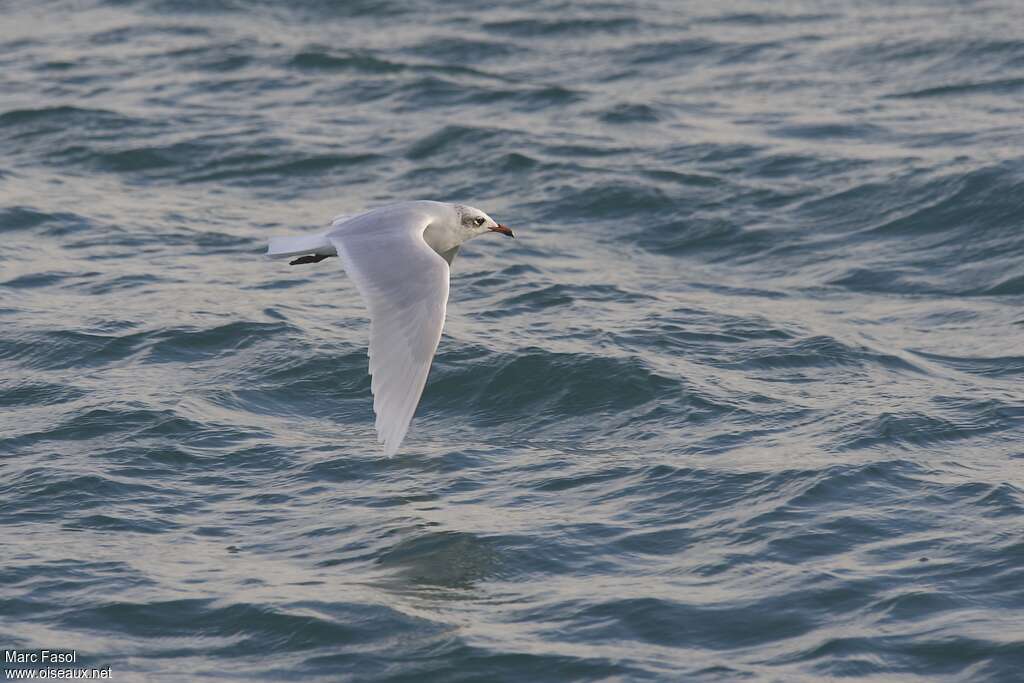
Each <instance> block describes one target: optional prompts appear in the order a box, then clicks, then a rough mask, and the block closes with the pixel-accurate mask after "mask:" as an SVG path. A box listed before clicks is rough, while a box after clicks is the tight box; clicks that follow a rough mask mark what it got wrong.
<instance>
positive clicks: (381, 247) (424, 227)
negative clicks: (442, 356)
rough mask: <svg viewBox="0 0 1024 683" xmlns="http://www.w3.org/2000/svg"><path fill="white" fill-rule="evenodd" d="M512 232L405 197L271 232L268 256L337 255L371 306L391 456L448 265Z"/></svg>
mask: <svg viewBox="0 0 1024 683" xmlns="http://www.w3.org/2000/svg"><path fill="white" fill-rule="evenodd" d="M486 232H498V233H501V234H503V235H508V236H509V237H512V236H513V235H512V231H511V230H510V229H508V228H507V227H505V226H504V225H501V224H500V223H497V222H495V221H494V220H493V219H492V218H491V217H490V216H488V215H487V214H485V213H484V212H483V211H481V210H479V209H475V208H473V207H471V206H464V205H461V204H446V203H443V202H428V201H418V202H402V203H401V204H392V205H390V206H384V207H381V208H379V209H374V210H372V211H367V212H365V213H361V214H358V215H355V216H338V217H337V218H335V219H334V221H333V222H332V223H331V227H330V228H329V229H328V230H326V231H325V232H322V233H319V234H314V235H300V236H296V237H275V238H271V240H270V245H269V247H268V248H267V255H268V256H272V257H291V256H298V257H299V258H296V259H295V260H293V261H291V263H292V265H297V264H303V263H317V262H319V261H322V260H323V259H325V258H329V257H331V256H338V257H339V258H340V260H341V263H342V265H343V266H344V268H345V272H346V273H347V274H348V276H349V278H350V279H351V280H352V281H353V282H354V283H355V285H356V289H358V290H359V294H360V295H361V296H362V298H363V301H364V302H365V303H366V307H367V309H369V312H370V347H369V356H370V374H371V375H372V376H373V379H372V381H371V384H370V389H371V391H372V392H373V410H374V412H375V413H376V415H377V422H376V428H377V439H378V440H379V441H380V442H381V443H383V444H384V451H385V453H387V454H388V455H394V454H395V453H396V452H398V448H399V447H400V446H401V445H402V440H403V439H404V438H405V433H406V432H407V431H408V430H409V423H410V422H411V421H412V416H413V413H415V412H416V406H417V404H419V402H420V396H421V395H422V393H423V387H424V385H425V384H426V382H427V373H428V372H429V371H430V363H431V361H432V360H433V359H434V352H435V351H436V350H437V344H438V342H439V341H440V339H441V329H442V328H443V327H444V316H445V310H446V307H447V304H448V278H449V272H450V271H449V266H450V264H451V262H452V260H453V259H454V258H455V255H456V254H457V253H458V251H459V246H460V245H461V244H462V243H463V242H465V241H466V240H468V239H470V238H472V237H475V236H477V235H482V234H484V233H486Z"/></svg>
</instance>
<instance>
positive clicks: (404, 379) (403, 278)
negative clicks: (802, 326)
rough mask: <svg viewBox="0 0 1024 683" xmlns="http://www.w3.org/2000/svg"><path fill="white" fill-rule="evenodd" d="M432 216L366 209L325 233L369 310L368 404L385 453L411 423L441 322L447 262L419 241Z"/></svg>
mask: <svg viewBox="0 0 1024 683" xmlns="http://www.w3.org/2000/svg"><path fill="white" fill-rule="evenodd" d="M430 220H431V217H430V216H429V215H427V214H426V213H423V212H419V211H416V210H412V209H409V210H405V211H394V212H371V213H368V214H361V215H359V216H355V217H353V218H350V219H348V220H340V221H336V222H335V223H334V226H333V227H334V229H333V230H332V231H331V232H330V233H328V235H327V237H328V239H329V240H330V241H331V243H332V244H334V246H335V248H336V249H337V250H338V256H339V257H341V262H342V264H343V265H344V267H345V272H346V273H347V274H348V276H349V277H350V278H351V279H352V281H353V282H355V285H356V288H357V289H358V290H359V293H360V294H361V295H362V297H363V301H364V302H366V307H367V308H368V309H369V311H370V349H369V356H370V374H371V375H373V380H372V382H371V391H373V410H374V412H375V413H376V414H377V422H376V427H377V439H378V440H379V441H380V442H381V443H383V444H384V451H385V452H386V453H387V454H388V455H394V454H395V453H396V452H397V451H398V448H399V446H401V444H402V439H404V438H405V433H406V432H407V431H408V430H409V423H410V422H411V421H412V416H413V413H415V412H416V405H417V404H418V403H419V401H420V395H421V394H422V393H423V387H424V385H425V384H426V382H427V373H428V372H429V371H430V363H431V361H432V360H433V359H434V352H435V351H436V350H437V343H438V341H440V339H441V329H442V328H443V327H444V316H445V310H446V308H447V304H448V276H449V270H448V263H447V262H445V260H444V259H443V258H441V257H440V256H439V255H438V254H437V253H436V252H435V251H434V250H433V249H431V248H430V246H428V245H427V243H426V242H425V241H423V230H424V229H425V228H426V226H427V224H428V223H429V222H430Z"/></svg>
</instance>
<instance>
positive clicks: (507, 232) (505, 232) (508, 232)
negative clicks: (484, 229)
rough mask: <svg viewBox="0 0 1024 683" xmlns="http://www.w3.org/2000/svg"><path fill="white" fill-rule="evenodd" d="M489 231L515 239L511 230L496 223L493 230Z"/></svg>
mask: <svg viewBox="0 0 1024 683" xmlns="http://www.w3.org/2000/svg"><path fill="white" fill-rule="evenodd" d="M491 231H492V232H500V233H501V234H502V235H508V236H509V237H512V238H515V235H513V234H512V229H511V228H509V227H508V226H507V225H502V224H501V223H498V224H497V225H495V226H494V227H493V228H491Z"/></svg>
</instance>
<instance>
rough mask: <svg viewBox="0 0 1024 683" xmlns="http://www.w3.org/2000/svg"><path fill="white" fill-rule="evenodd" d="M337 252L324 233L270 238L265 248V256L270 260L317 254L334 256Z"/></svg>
mask: <svg viewBox="0 0 1024 683" xmlns="http://www.w3.org/2000/svg"><path fill="white" fill-rule="evenodd" d="M337 253H338V251H337V250H336V249H335V248H334V245H333V244H331V242H330V240H328V239H327V234H326V233H319V234H316V235H295V236H293V237H271V238H270V244H269V245H268V246H267V256H270V257H272V258H287V257H289V256H302V255H303V254H319V255H321V256H334V255H336V254H337Z"/></svg>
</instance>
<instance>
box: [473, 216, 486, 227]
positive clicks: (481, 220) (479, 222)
mask: <svg viewBox="0 0 1024 683" xmlns="http://www.w3.org/2000/svg"><path fill="white" fill-rule="evenodd" d="M484 220H486V219H484V218H483V217H482V216H481V217H480V218H477V219H475V220H474V221H473V222H474V223H476V224H477V225H483V224H484Z"/></svg>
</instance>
